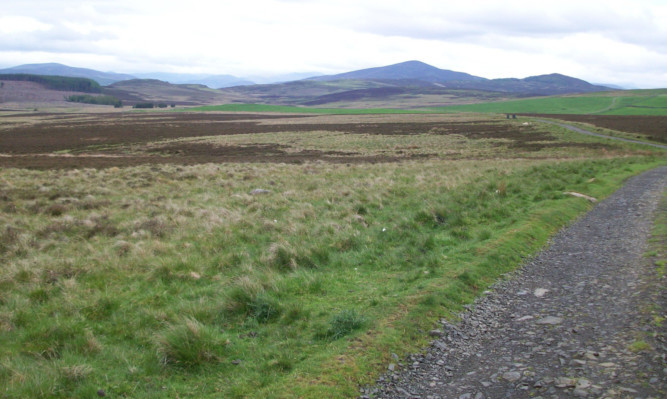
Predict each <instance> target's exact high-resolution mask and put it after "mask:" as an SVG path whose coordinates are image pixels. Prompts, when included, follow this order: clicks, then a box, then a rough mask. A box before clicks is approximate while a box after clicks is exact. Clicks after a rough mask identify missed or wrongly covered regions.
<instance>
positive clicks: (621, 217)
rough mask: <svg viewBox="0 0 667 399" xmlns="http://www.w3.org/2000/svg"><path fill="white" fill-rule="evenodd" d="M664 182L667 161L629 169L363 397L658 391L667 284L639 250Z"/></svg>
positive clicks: (471, 398) (662, 381) (664, 390)
mask: <svg viewBox="0 0 667 399" xmlns="http://www.w3.org/2000/svg"><path fill="white" fill-rule="evenodd" d="M666 188H667V167H662V168H658V169H654V170H652V171H649V172H647V173H644V174H642V175H640V176H637V177H634V178H632V179H630V180H629V181H628V182H627V183H626V185H625V186H624V187H622V188H621V189H620V190H618V191H617V192H616V193H614V194H613V195H612V196H610V197H609V198H608V199H606V200H605V201H602V202H601V203H600V204H599V205H597V206H596V207H595V208H594V209H593V210H592V211H591V212H589V213H588V214H586V215H585V216H583V217H582V218H581V219H579V220H578V221H577V222H575V223H574V224H572V225H571V226H570V227H569V228H567V229H564V230H563V231H561V232H560V233H559V234H557V235H556V236H555V237H554V238H553V239H552V241H551V243H550V246H549V248H548V249H546V250H544V251H543V252H541V253H540V254H539V255H538V256H536V257H535V258H534V259H533V260H531V261H530V262H528V263H527V264H526V265H524V267H523V268H522V269H521V270H520V271H518V272H517V273H516V274H515V275H513V276H512V277H511V278H508V279H507V280H505V281H502V282H500V283H498V284H497V285H496V286H494V288H493V289H492V290H491V291H489V292H487V295H486V296H484V297H482V298H481V299H480V300H479V301H478V302H476V304H475V306H473V307H471V310H470V311H468V312H466V313H464V314H462V315H461V322H460V323H457V324H456V325H453V324H449V323H448V322H446V321H444V320H443V321H442V322H441V325H440V326H438V327H439V328H438V329H436V330H433V331H431V332H430V334H431V336H433V337H434V339H435V340H434V341H433V342H432V345H431V346H430V347H429V348H428V350H427V351H426V352H425V353H422V354H416V355H412V356H410V357H409V358H407V359H402V361H400V362H399V361H398V360H397V364H392V365H390V366H389V370H391V371H390V372H388V373H387V374H386V375H384V376H383V377H381V378H380V380H379V381H378V385H377V386H375V387H366V388H362V394H361V395H362V396H361V397H362V398H370V397H373V398H446V399H450V398H453V399H485V398H486V399H488V398H534V399H535V398H571V397H591V398H644V399H645V398H662V397H666V396H665V395H666V394H667V384H666V375H667V374H666V373H667V364H666V363H665V355H666V353H667V348H666V345H667V343H666V342H665V331H666V330H667V326H666V325H665V324H667V323H664V322H662V326H661V325H660V324H661V323H659V322H656V320H657V319H656V317H664V316H665V312H666V311H667V290H665V284H664V280H665V279H664V277H662V278H661V277H659V276H657V273H656V271H655V266H654V265H653V264H652V262H651V261H650V260H649V258H647V257H645V256H643V254H644V253H645V251H646V250H647V248H648V244H647V237H648V236H649V234H650V229H651V227H652V225H653V220H654V217H655V214H656V212H658V206H659V203H660V199H661V197H662V195H663V193H664V191H665V189H666ZM666 211H667V210H666V209H660V210H659V212H666ZM659 250H660V251H662V250H664V243H663V247H660V246H659Z"/></svg>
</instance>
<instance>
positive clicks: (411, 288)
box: [0, 132, 662, 398]
mask: <svg viewBox="0 0 667 399" xmlns="http://www.w3.org/2000/svg"><path fill="white" fill-rule="evenodd" d="M563 134H565V133H563ZM318 135H319V133H318V132H313V133H312V134H306V135H304V137H297V136H289V137H288V138H289V139H290V140H293V139H294V140H297V139H298V140H302V141H301V142H300V143H298V145H300V146H304V147H306V146H310V145H312V146H313V148H315V147H317V146H319V145H322V146H324V147H326V146H329V147H330V148H336V140H341V142H340V143H339V145H338V148H339V149H340V148H357V149H359V150H363V149H364V148H365V151H368V152H369V153H370V152H373V151H380V150H382V147H381V146H380V143H379V142H371V141H369V140H371V138H363V140H366V141H363V140H361V139H360V138H359V137H351V136H349V135H348V136H344V135H340V136H338V135H334V136H333V139H332V138H331V137H324V136H321V135H319V136H318ZM413 138H414V142H413V144H410V143H409V141H406V142H405V143H401V145H406V146H411V145H412V146H415V147H416V148H414V149H412V150H410V151H414V152H416V153H418V152H420V151H427V150H428V147H430V146H436V145H440V146H441V147H442V148H446V147H447V146H449V145H456V144H455V143H453V142H445V141H443V142H440V143H437V142H433V141H430V140H432V138H425V137H413ZM234 139H239V140H241V139H248V138H236V136H235V137H234ZM255 139H257V140H267V141H268V140H270V136H266V137H264V136H259V135H258V137H255ZM274 139H275V140H276V141H280V140H284V139H286V137H274ZM401 139H403V138H401ZM309 140H312V141H309ZM345 140H349V141H345ZM360 140H361V141H360ZM373 140H375V138H373ZM405 140H409V138H406V139H405ZM442 140H448V138H446V137H442ZM389 145H395V144H394V143H390V144H389ZM374 146H376V147H374ZM460 151H464V152H465V151H469V152H468V153H467V154H478V153H475V151H476V149H475V147H469V149H468V150H467V149H465V148H461V149H460ZM485 151H486V149H485ZM503 151H508V150H507V149H504V148H503V147H498V148H496V153H495V154H494V155H493V157H492V158H486V157H480V158H479V159H468V160H443V159H427V160H417V161H405V162H401V163H381V164H358V165H345V164H326V163H321V162H316V163H306V164H302V165H286V164H221V165H214V164H207V165H197V166H174V165H162V166H140V167H132V168H109V169H103V170H89V169H80V170H59V171H39V172H38V171H28V170H18V169H2V170H0V193H1V195H0V206H2V207H3V208H7V209H9V208H11V212H2V213H0V225H2V226H3V228H2V230H0V262H1V264H2V267H0V387H2V388H1V389H2V390H1V391H0V392H1V393H0V396H4V397H10V398H11V397H91V396H94V395H95V393H96V392H97V391H98V390H99V389H103V390H104V391H105V392H106V393H107V394H108V395H109V396H114V397H116V396H118V397H122V396H125V397H175V396H180V397H220V396H224V397H295V396H301V397H316V396H317V397H322V396H324V397H343V396H354V395H355V394H356V392H357V391H356V385H355V384H356V383H357V382H369V381H370V380H371V379H372V377H373V376H374V375H376V373H377V372H379V371H380V370H381V369H383V367H382V366H381V365H382V362H384V361H386V360H388V356H389V354H390V353H392V352H395V353H404V352H405V351H412V350H417V349H418V347H419V345H420V344H423V343H424V339H425V338H424V337H423V334H421V333H420V332H419V330H420V329H422V330H425V329H428V328H429V327H430V323H432V322H433V321H434V320H435V319H436V318H438V317H442V316H443V315H450V316H451V315H453V314H454V313H455V312H456V311H457V310H458V309H460V308H461V306H462V305H463V304H465V303H467V302H469V301H470V300H472V298H474V296H475V295H476V294H477V293H479V292H481V291H482V290H483V289H484V288H485V287H486V286H488V284H490V283H491V282H493V281H494V280H495V279H496V278H498V277H499V276H501V275H502V274H503V273H505V272H507V271H510V270H512V269H513V268H514V267H516V265H517V264H518V263H519V262H520V261H521V259H522V257H524V256H527V255H529V254H530V253H532V252H534V251H535V250H537V249H538V248H539V247H540V246H541V245H543V244H544V243H545V241H546V239H547V238H548V236H549V234H551V233H553V232H554V231H555V230H556V229H558V228H560V227H561V226H562V225H563V224H565V223H567V221H568V220H571V219H572V218H573V217H575V216H576V215H578V214H579V213H580V212H582V211H584V210H586V209H588V208H589V207H590V206H591V205H590V204H589V203H588V202H587V201H584V200H581V199H577V198H571V197H566V196H564V195H563V194H562V192H563V191H578V192H582V193H586V194H588V195H591V196H594V197H597V198H603V197H604V196H606V195H608V194H609V193H610V192H611V191H612V190H613V189H614V188H616V187H618V186H619V185H620V183H621V182H622V180H623V179H624V178H625V177H627V176H630V175H632V174H635V173H637V172H639V171H641V170H644V169H646V168H648V167H651V166H652V165H655V164H658V163H660V162H662V161H661V160H659V159H658V160H656V159H652V158H649V157H643V158H642V157H633V156H630V155H633V154H634V153H633V152H632V151H626V150H623V149H622V148H619V150H618V151H619V153H618V154H609V153H607V154H602V153H600V152H597V151H596V150H594V149H591V150H588V149H583V150H581V151H579V150H578V151H579V152H577V153H576V154H572V153H570V154H566V153H557V155H554V156H550V153H548V152H547V153H543V154H542V157H541V159H522V158H514V155H516V153H515V152H503ZM624 151H625V152H624ZM503 154H505V155H506V156H505V157H503ZM510 155H511V156H510ZM566 155H567V156H566ZM615 155H623V157H617V156H615ZM626 155H628V156H626ZM586 157H588V158H598V159H585V158H586ZM475 158H476V157H475ZM255 188H270V190H271V192H270V193H269V194H266V195H257V196H255V195H250V194H248V193H249V192H250V191H251V190H253V189H255ZM8 207H9V208H8Z"/></svg>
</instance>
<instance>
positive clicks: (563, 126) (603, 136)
mask: <svg viewBox="0 0 667 399" xmlns="http://www.w3.org/2000/svg"><path fill="white" fill-rule="evenodd" d="M535 120H536V121H538V122H544V123H550V124H552V125H557V126H560V127H562V128H565V129H568V130H572V131H573V132H577V133H581V134H587V135H589V136H596V137H602V138H605V139H611V140H618V141H625V142H628V143H635V144H644V145H649V146H651V147H657V148H662V149H663V150H667V145H662V144H654V143H647V142H645V141H639V140H630V139H623V138H620V137H613V136H607V135H606V134H600V133H593V132H591V131H589V130H585V129H581V128H578V127H576V126H572V125H568V124H566V123H560V122H554V121H548V120H546V119H535Z"/></svg>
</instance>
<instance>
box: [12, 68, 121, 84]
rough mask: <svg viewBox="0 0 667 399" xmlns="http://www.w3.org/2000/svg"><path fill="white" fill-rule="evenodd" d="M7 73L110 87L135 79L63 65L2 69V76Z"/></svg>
mask: <svg viewBox="0 0 667 399" xmlns="http://www.w3.org/2000/svg"><path fill="white" fill-rule="evenodd" d="M7 73H29V74H34V75H53V76H69V77H77V78H88V79H92V80H94V81H96V82H97V83H99V84H100V85H102V86H107V85H110V84H111V83H114V82H118V81H121V80H127V79H134V76H132V75H127V74H122V73H114V72H100V71H96V70H94V69H87V68H75V67H71V66H67V65H63V64H57V63H47V64H25V65H19V66H15V67H12V68H6V69H0V74H7Z"/></svg>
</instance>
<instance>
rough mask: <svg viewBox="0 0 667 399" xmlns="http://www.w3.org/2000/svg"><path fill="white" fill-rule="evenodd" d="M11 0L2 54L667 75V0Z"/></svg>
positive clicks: (195, 63)
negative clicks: (417, 62) (414, 62)
mask: <svg viewBox="0 0 667 399" xmlns="http://www.w3.org/2000/svg"><path fill="white" fill-rule="evenodd" d="M5 3H8V4H3V13H4V15H6V16H5V17H0V33H2V35H0V63H3V64H5V65H17V64H21V63H27V62H51V61H56V60H61V59H63V58H65V59H69V60H72V61H68V62H64V63H66V64H72V65H74V62H73V61H74V60H76V61H77V62H78V64H76V65H75V66H82V67H90V68H97V69H104V70H110V69H115V70H117V71H118V72H142V71H156V70H162V71H179V72H202V73H229V74H234V75H238V76H247V75H253V74H268V73H286V72H295V71H313V70H317V71H322V72H325V73H335V72H344V71H348V70H352V69H358V68H364V67H372V66H379V65H386V64H390V63H396V62H401V61H405V60H410V59H419V60H422V61H424V62H427V63H430V64H432V65H435V66H437V67H440V68H445V69H453V70H459V71H464V72H469V73H472V74H476V75H480V76H484V77H490V78H493V77H509V76H515V77H523V76H528V75H535V74H540V73H548V72H560V73H564V74H570V75H573V76H576V77H581V78H583V79H587V80H590V79H595V80H604V81H605V82H608V83H622V84H627V83H628V82H634V83H635V84H637V85H640V86H643V87H650V86H656V85H657V86H663V87H664V86H667V81H666V80H665V73H663V72H662V71H665V70H667V63H666V61H665V56H664V55H663V54H665V53H667V40H665V38H666V37H667V24H666V23H665V22H664V21H667V3H666V2H665V1H659V0H656V1H651V0H646V1H626V0H604V1H602V0H589V1H580V0H578V1H572V0H561V1H559V2H549V3H545V2H535V1H527V0H504V1H492V0H477V1H468V2H452V1H441V0H411V1H410V2H405V1H403V0H338V1H336V2H332V1H330V0H310V1H305V0H249V1H244V2H239V1H231V0H223V1H213V0H191V1H190V2H187V3H183V2H181V1H170V0H161V1H157V0H142V1H136V0H134V1H128V0H115V1H107V0H92V1H86V2H81V1H78V0H76V1H75V0H60V1H58V2H55V1H52V0H9V1H8V2H7V1H6V2H5ZM598 78H599V79H598Z"/></svg>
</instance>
